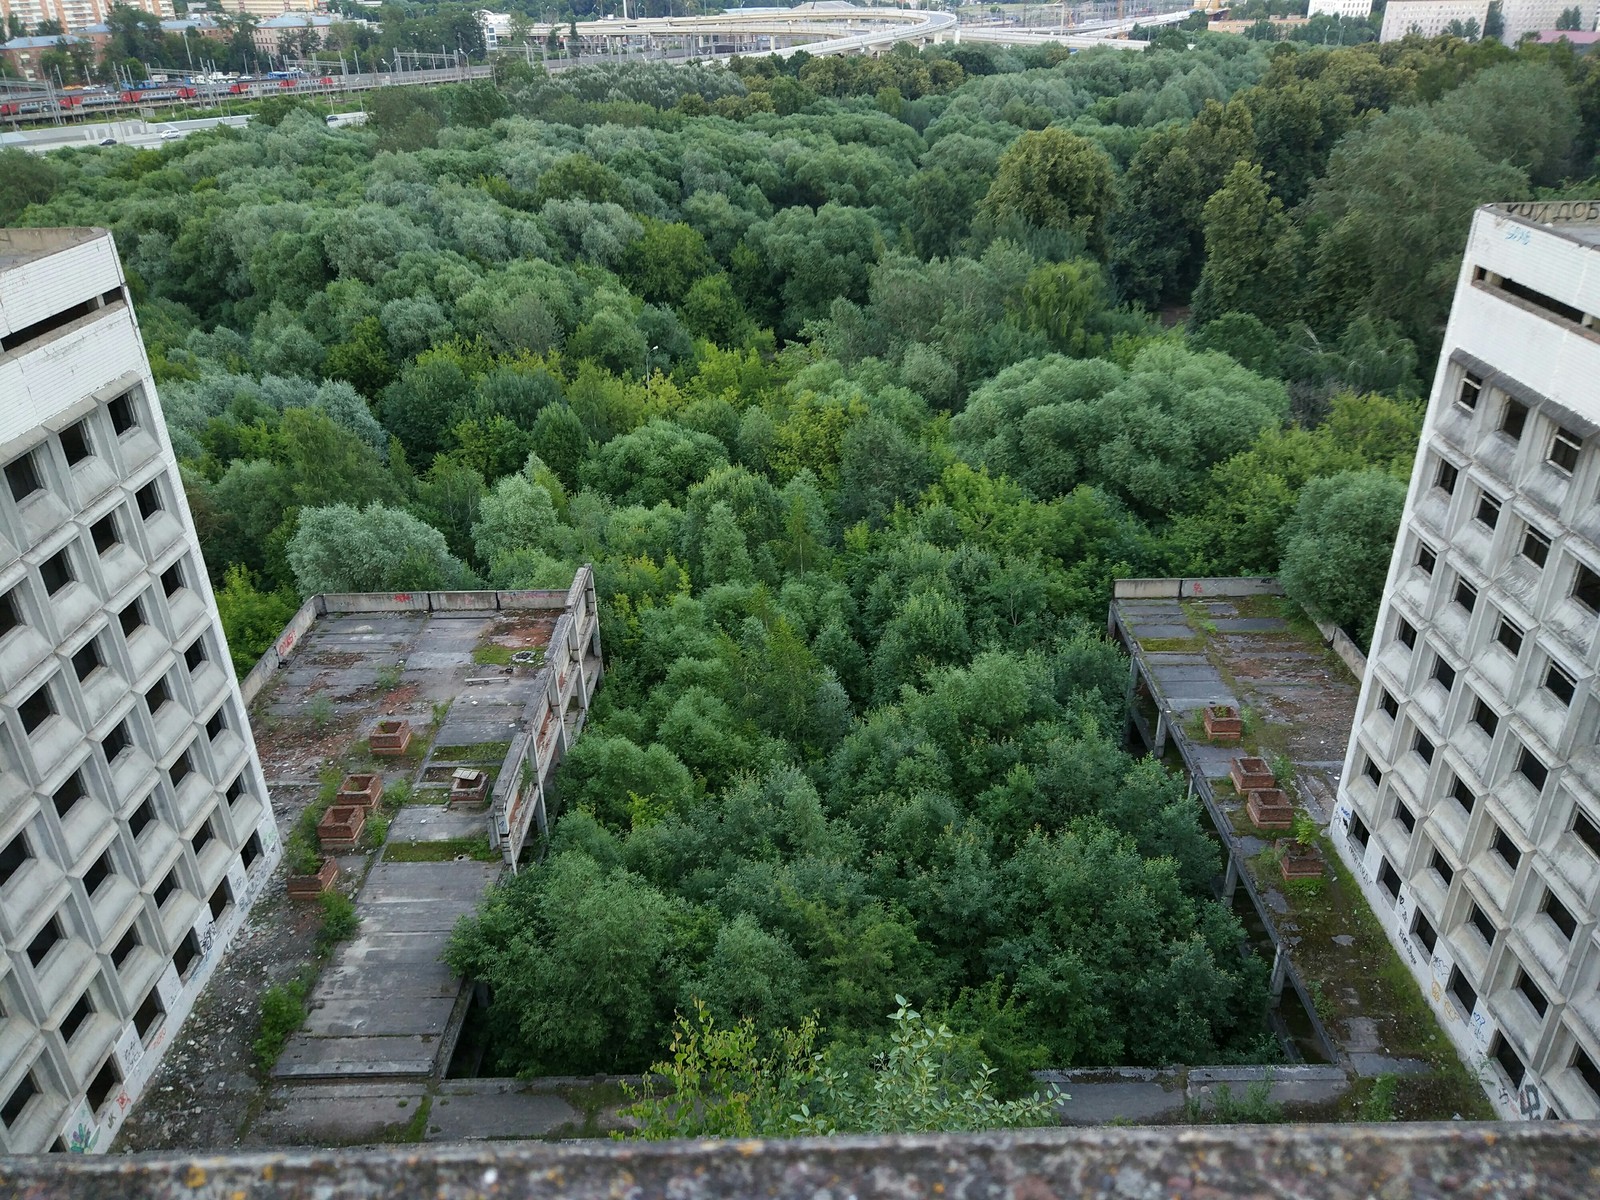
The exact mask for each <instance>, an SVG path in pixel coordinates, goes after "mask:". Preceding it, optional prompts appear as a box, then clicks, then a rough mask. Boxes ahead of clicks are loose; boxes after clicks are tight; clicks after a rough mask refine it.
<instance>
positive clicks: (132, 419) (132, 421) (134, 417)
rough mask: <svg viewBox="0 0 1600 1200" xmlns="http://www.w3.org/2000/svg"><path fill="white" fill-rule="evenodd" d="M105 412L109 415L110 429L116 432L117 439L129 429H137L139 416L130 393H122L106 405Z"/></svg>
mask: <svg viewBox="0 0 1600 1200" xmlns="http://www.w3.org/2000/svg"><path fill="white" fill-rule="evenodd" d="M106 411H107V412H108V413H109V414H110V415H111V428H112V429H114V430H116V431H117V436H118V437H121V436H122V435H123V434H125V433H127V432H128V430H130V429H134V428H137V426H138V424H139V414H138V411H137V410H136V409H135V408H134V406H133V393H132V392H123V393H122V395H120V396H118V397H117V398H116V399H115V400H113V401H111V403H109V404H107V405H106Z"/></svg>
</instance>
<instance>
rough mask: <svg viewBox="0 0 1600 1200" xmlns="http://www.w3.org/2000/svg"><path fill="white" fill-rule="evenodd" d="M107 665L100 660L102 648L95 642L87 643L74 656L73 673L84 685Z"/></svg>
mask: <svg viewBox="0 0 1600 1200" xmlns="http://www.w3.org/2000/svg"><path fill="white" fill-rule="evenodd" d="M103 666H105V663H104V662H102V661H101V659H100V647H99V646H98V645H96V644H95V643H94V641H93V640H90V641H87V642H85V643H84V644H83V647H82V648H81V649H80V650H79V651H78V652H77V653H76V654H74V655H73V656H72V671H73V674H75V675H76V676H77V677H78V682H79V683H82V682H84V681H85V680H86V679H88V678H89V676H91V675H93V674H94V673H95V672H96V671H98V670H99V669H100V668H101V667H103Z"/></svg>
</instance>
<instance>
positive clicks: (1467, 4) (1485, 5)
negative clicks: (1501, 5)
mask: <svg viewBox="0 0 1600 1200" xmlns="http://www.w3.org/2000/svg"><path fill="white" fill-rule="evenodd" d="M1488 19H1489V0H1389V3H1388V4H1387V5H1386V6H1385V7H1384V10H1383V28H1382V30H1381V32H1380V33H1379V34H1378V40H1379V41H1380V42H1393V41H1396V40H1398V39H1399V38H1403V37H1405V36H1406V35H1407V34H1408V33H1413V32H1415V33H1420V34H1421V35H1422V36H1423V37H1425V38H1432V37H1438V36H1439V35H1440V34H1442V33H1445V32H1446V31H1447V30H1448V29H1449V28H1450V26H1451V25H1452V24H1454V23H1455V22H1457V21H1459V22H1460V23H1461V26H1462V28H1467V27H1468V24H1469V22H1474V21H1475V22H1477V30H1478V32H1479V33H1480V34H1481V33H1482V32H1483V24H1484V22H1485V21H1487V20H1488Z"/></svg>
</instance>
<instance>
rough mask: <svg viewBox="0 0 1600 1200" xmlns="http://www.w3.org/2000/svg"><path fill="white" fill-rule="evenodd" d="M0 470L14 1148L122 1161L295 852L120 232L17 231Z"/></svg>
mask: <svg viewBox="0 0 1600 1200" xmlns="http://www.w3.org/2000/svg"><path fill="white" fill-rule="evenodd" d="M0 464H3V466H4V472H5V486H4V487H0V937H3V939H4V945H5V954H4V958H3V960H0V1150H3V1151H6V1152H11V1153H16V1152H29V1151H43V1150H49V1149H58V1150H67V1149H71V1150H104V1149H105V1148H106V1147H107V1146H108V1145H109V1144H110V1142H111V1139H112V1138H113V1136H114V1135H115V1134H116V1131H117V1129H118V1127H119V1126H120V1124H121V1122H122V1120H123V1118H124V1116H125V1115H126V1113H127V1112H128V1109H129V1107H130V1106H131V1104H132V1102H133V1100H134V1099H135V1098H136V1097H138V1095H139V1094H140V1091H141V1089H142V1088H143V1087H144V1086H145V1083H146V1082H147V1081H148V1079H149V1077H150V1074H151V1072H152V1071H153V1069H154V1067H155V1065H156V1063H157V1061H158V1060H159V1058H160V1056H161V1054H162V1052H163V1050H164V1048H165V1047H166V1046H167V1045H170V1043H171V1042H172V1040H173V1038H174V1034H175V1032H176V1030H177V1028H178V1026H179V1025H180V1024H181V1023H182V1022H183V1020H184V1018H185V1016H186V1014H187V1013H188V1011H189V1008H190V1006H191V1004H192V1003H193V1001H194V998H195V996H196V995H197V994H198V993H199V991H200V990H201V988H202V987H204V985H205V982H206V979H207V977H208V976H209V975H210V973H211V971H212V968H213V967H214V966H215V965H216V963H217V961H218V959H219V957H220V956H221V955H222V954H223V952H224V950H225V949H226V947H227V945H228V942H229V940H230V938H232V937H233V935H234V933H235V931H236V930H237V929H238V928H239V925H240V922H241V920H242V919H243V916H244V913H245V911H246V910H247V909H248V908H249V906H250V904H251V902H252V900H253V899H254V898H255V897H256V895H257V894H258V892H259V890H260V888H261V887H262V885H263V884H264V883H265V881H266V879H267V878H268V876H269V875H270V874H271V872H272V869H273V866H274V864H275V863H276V862H277V860H278V855H279V844H278V835H277V830H276V827H275V825H274V822H273V819H272V813H271V810H270V807H269V806H268V804H267V802H266V786H265V783H264V781H263V778H262V774H261V768H260V765H259V762H258V759H257V756H256V748H255V744H254V741H253V739H252V737H251V733H250V728H249V725H248V724H247V723H246V720H245V711H244V705H243V702H242V700H241V697H240V692H239V687H238V684H237V682H236V681H235V679H234V674H233V671H232V669H231V664H230V662H229V658H228V652H227V647H226V644H225V642H224V640H223V636H222V628H221V623H220V620H219V618H218V615H217V608H216V604H215V601H214V599H213V597H212V593H211V588H210V585H209V583H208V582H207V578H206V572H205V569H204V566H203V564H202V562H201V559H200V548H199V544H198V542H197V539H196V534H195V528H194V523H193V520H192V519H191V517H190V513H189V508H188V505H187V503H186V501H185V499H184V492H183V488H182V486H181V484H180V482H179V478H178V471H177V462H176V459H175V458H174V456H173V451H172V446H171V443H170V441H169V440H168V437H167V432H166V427H165V424H164V423H163V421H162V417H161V410H160V406H159V404H158V401H157V398H156V392H155V387H154V383H153V380H152V378H151V374H150V366H149V363H148V362H147V360H146V358H145V352H144V348H143V345H142V344H141V342H140V338H139V331H138V327H137V325H136V323H135V320H134V315H133V309H132V306H131V304H130V302H129V299H128V295H127V291H126V288H125V284H124V279H123V275H122V270H121V266H120V264H119V262H118V259H117V253H116V249H115V247H114V246H113V244H112V239H111V236H110V234H108V233H106V232H104V231H102V230H81V229H80V230H49V229H32V230H24V229H18V230H0Z"/></svg>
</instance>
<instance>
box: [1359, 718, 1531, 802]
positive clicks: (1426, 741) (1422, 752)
mask: <svg viewBox="0 0 1600 1200" xmlns="http://www.w3.org/2000/svg"><path fill="white" fill-rule="evenodd" d="M1379 703H1380V704H1381V705H1382V706H1383V711H1384V712H1386V713H1388V714H1389V715H1390V716H1391V717H1394V716H1397V715H1398V713H1399V711H1400V708H1399V705H1398V704H1396V703H1395V702H1394V697H1393V696H1391V695H1390V694H1389V693H1388V691H1387V690H1382V697H1381V699H1380V700H1379ZM1471 722H1472V724H1474V725H1476V726H1477V727H1478V728H1480V729H1482V730H1483V731H1484V733H1485V734H1487V735H1488V736H1489V737H1491V738H1492V737H1494V733H1495V730H1496V729H1497V728H1499V725H1500V718H1499V717H1498V716H1496V715H1495V712H1494V710H1493V709H1491V708H1490V707H1489V706H1488V705H1487V704H1485V703H1484V702H1483V700H1481V699H1477V698H1475V699H1474V702H1473V706H1472V717H1471ZM1411 750H1412V751H1413V752H1414V753H1415V754H1416V756H1417V757H1418V758H1420V759H1421V760H1422V761H1423V763H1424V764H1426V765H1427V766H1430V767H1431V766H1432V765H1433V756H1434V753H1435V751H1436V750H1437V747H1435V745H1434V743H1433V739H1432V738H1430V737H1429V736H1428V735H1427V734H1426V733H1424V732H1422V730H1420V729H1418V730H1417V731H1416V732H1415V733H1414V734H1412V737H1411ZM1513 769H1514V770H1515V771H1516V773H1517V774H1518V775H1520V776H1522V778H1523V779H1525V780H1527V781H1528V783H1529V784H1530V785H1531V786H1532V787H1533V789H1534V790H1535V791H1543V790H1544V785H1545V781H1546V780H1547V779H1549V778H1550V768H1549V767H1547V766H1545V764H1544V762H1543V761H1542V760H1541V759H1540V758H1539V756H1538V755H1537V754H1535V753H1534V752H1533V751H1532V750H1530V749H1528V747H1526V746H1524V745H1521V744H1520V743H1519V744H1518V747H1517V763H1516V766H1515V768H1513ZM1365 774H1366V776H1367V778H1368V779H1370V780H1372V783H1373V786H1374V787H1376V786H1377V785H1378V784H1379V783H1380V782H1381V781H1382V778H1383V772H1382V771H1380V770H1379V769H1378V764H1377V763H1375V762H1374V761H1373V760H1372V759H1371V758H1368V759H1367V765H1366V768H1365ZM1456 783H1457V784H1458V785H1460V786H1464V785H1461V781H1460V778H1459V776H1458V777H1457V780H1456ZM1466 807H1467V808H1468V810H1469V811H1470V809H1471V806H1470V805H1468V806H1466Z"/></svg>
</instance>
